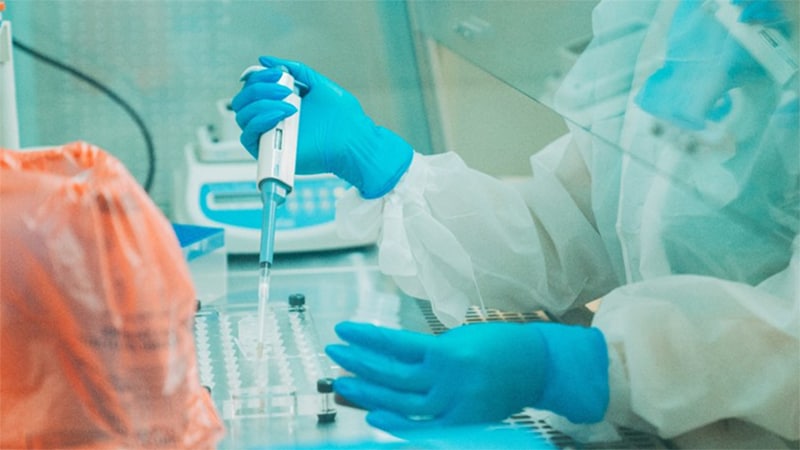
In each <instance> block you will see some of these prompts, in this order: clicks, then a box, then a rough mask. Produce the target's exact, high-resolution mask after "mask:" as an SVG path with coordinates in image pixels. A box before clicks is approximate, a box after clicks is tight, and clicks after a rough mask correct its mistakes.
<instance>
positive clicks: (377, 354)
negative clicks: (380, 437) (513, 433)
mask: <svg viewBox="0 0 800 450" xmlns="http://www.w3.org/2000/svg"><path fill="white" fill-rule="evenodd" d="M336 333H337V334H338V335H339V337H340V338H341V339H343V340H344V341H346V342H347V343H348V344H350V345H341V344H334V345H329V346H328V347H326V352H327V354H328V356H330V357H331V358H332V359H333V360H334V361H335V362H336V363H338V364H339V365H340V366H341V367H342V368H343V369H345V370H347V371H348V372H350V373H351V374H353V375H354V376H353V377H341V378H338V379H337V380H336V381H334V384H333V388H334V390H335V391H336V393H338V394H339V395H341V396H342V397H344V398H345V399H347V400H348V401H350V402H352V403H353V404H355V405H357V406H360V407H362V408H365V409H367V410H369V411H370V412H369V413H368V415H367V421H368V422H369V423H370V424H371V425H373V426H375V427H377V428H381V429H384V430H387V431H395V432H396V431H403V430H410V429H414V428H421V427H437V426H443V425H458V424H470V423H489V422H496V421H500V420H503V419H506V418H507V417H508V416H510V415H512V414H514V413H517V412H519V411H520V410H522V409H523V408H524V407H533V408H539V409H547V410H551V411H553V412H555V413H557V414H560V415H563V416H565V417H567V418H568V419H569V420H571V421H573V422H577V423H583V422H597V421H600V420H602V419H603V416H604V414H605V410H606V407H607V405H608V395H609V394H608V354H607V350H606V345H605V339H604V338H603V335H602V333H601V332H600V330H598V329H596V328H584V327H576V326H567V325H559V324H552V323H526V324H515V323H482V324H474V325H466V326H462V327H458V328H454V329H452V330H449V331H448V332H446V333H444V334H441V335H438V336H432V335H427V334H422V333H415V332H411V331H404V330H393V329H389V328H383V327H378V326H374V325H368V324H360V323H353V322H342V323H340V324H338V325H337V326H336Z"/></svg>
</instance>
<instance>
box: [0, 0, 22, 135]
mask: <svg viewBox="0 0 800 450" xmlns="http://www.w3.org/2000/svg"><path fill="white" fill-rule="evenodd" d="M4 10H5V2H3V1H0V148H10V149H18V148H19V123H18V119H17V95H16V90H15V87H14V52H13V51H12V43H13V41H12V38H11V22H9V21H8V20H3V11H4Z"/></svg>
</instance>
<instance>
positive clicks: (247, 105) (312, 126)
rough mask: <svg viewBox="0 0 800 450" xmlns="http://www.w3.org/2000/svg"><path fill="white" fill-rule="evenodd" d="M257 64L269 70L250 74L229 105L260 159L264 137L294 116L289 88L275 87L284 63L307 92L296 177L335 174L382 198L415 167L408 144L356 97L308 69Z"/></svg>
mask: <svg viewBox="0 0 800 450" xmlns="http://www.w3.org/2000/svg"><path fill="white" fill-rule="evenodd" d="M259 62H261V64H262V65H264V66H265V67H270V68H271V69H268V70H263V71H259V72H255V73H252V74H250V75H249V76H248V77H247V80H246V81H245V84H244V87H243V88H242V90H241V91H240V92H239V93H238V94H237V95H236V97H234V99H233V102H232V103H231V106H232V108H233V110H234V111H235V112H236V122H237V123H238V124H239V126H240V127H241V128H242V136H241V141H242V144H243V145H244V147H245V148H246V149H247V150H248V151H249V152H250V154H252V155H253V156H254V157H255V156H257V154H258V139H259V137H260V136H261V135H262V134H263V133H265V132H267V131H269V130H271V129H272V128H274V127H275V125H277V124H278V122H280V121H281V120H283V119H284V118H285V117H288V116H290V115H291V114H293V113H294V112H295V108H294V107H292V106H291V105H289V104H288V103H284V102H283V101H281V100H282V99H283V98H285V97H286V96H287V95H288V94H289V93H290V92H289V89H286V88H285V87H283V86H280V85H278V84H276V83H277V80H278V79H279V78H280V74H281V72H280V70H278V69H277V68H276V67H277V66H281V65H282V66H285V67H287V68H288V69H289V71H290V72H291V74H292V75H293V76H294V77H295V79H296V80H298V81H300V82H302V83H305V84H306V85H307V86H308V88H309V90H308V93H307V94H306V95H305V96H304V97H303V100H302V106H301V110H302V112H301V115H300V130H299V136H298V149H297V162H296V167H297V173H299V174H313V173H325V172H332V173H334V174H336V175H337V176H338V177H340V178H342V179H344V180H345V181H347V182H349V183H350V184H352V185H353V186H355V187H356V188H357V189H358V190H359V191H360V192H361V195H362V196H363V197H364V198H377V197H381V196H383V195H384V194H386V193H387V192H389V191H391V190H392V188H394V186H395V184H397V182H398V181H399V180H400V177H402V176H403V174H404V173H405V172H406V170H407V169H408V167H409V165H410V164H411V159H412V156H413V149H412V148H411V146H410V145H409V144H408V143H406V142H405V141H404V140H403V139H402V138H400V137H399V136H397V135H396V134H395V133H393V132H392V131H390V130H388V129H386V128H383V127H380V126H378V125H376V124H375V123H374V122H373V121H372V120H371V119H370V118H369V117H367V116H366V115H365V114H364V111H363V110H362V108H361V105H360V104H359V102H358V100H356V98H355V97H353V96H352V95H351V94H350V93H348V92H347V91H345V90H344V89H342V88H341V87H339V86H338V85H336V84H335V83H334V82H333V81H331V80H329V79H327V78H325V77H324V76H322V75H320V74H318V73H316V72H314V71H313V70H311V69H310V68H308V67H307V66H305V65H303V64H301V63H299V62H294V61H287V60H282V59H278V58H272V57H261V58H259Z"/></svg>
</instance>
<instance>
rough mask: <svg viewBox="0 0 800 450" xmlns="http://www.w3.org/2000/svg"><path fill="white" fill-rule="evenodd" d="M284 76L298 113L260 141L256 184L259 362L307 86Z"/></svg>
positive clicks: (254, 68)
mask: <svg viewBox="0 0 800 450" xmlns="http://www.w3.org/2000/svg"><path fill="white" fill-rule="evenodd" d="M280 68H281V70H283V72H284V73H283V74H282V75H281V78H280V79H279V80H278V84H281V85H283V86H286V87H288V88H289V89H292V93H291V94H289V96H288V97H286V98H285V99H284V101H286V102H288V103H290V104H292V106H294V107H295V108H296V109H297V113H295V114H292V115H291V116H289V117H287V118H285V119H283V120H282V121H280V122H278V124H277V125H276V126H275V127H274V128H273V129H271V130H270V131H268V132H266V133H264V134H262V135H261V137H260V138H259V140H258V162H257V172H256V184H257V185H258V189H259V191H260V192H261V201H262V203H263V212H262V219H261V248H260V250H259V260H258V262H259V277H258V341H257V344H256V358H258V359H262V358H263V356H264V344H265V340H266V332H267V330H266V324H265V322H266V320H265V319H266V316H267V308H268V305H267V302H268V300H269V284H270V268H271V266H272V257H273V255H274V253H275V227H276V223H275V221H276V220H275V213H276V210H277V208H278V206H280V205H281V204H283V203H284V201H285V200H286V196H287V195H289V193H290V192H291V191H292V189H293V187H294V166H295V159H296V156H297V134H298V131H299V129H300V96H301V95H302V94H304V93H305V91H306V90H307V88H306V86H305V85H303V84H302V83H300V82H297V81H295V79H294V77H292V75H291V74H290V73H289V70H288V69H287V68H286V67H283V66H281V67H280ZM264 69H265V67H261V66H251V67H248V68H247V69H245V71H244V72H243V73H242V76H241V80H246V79H247V77H248V76H249V75H250V74H251V73H253V72H256V71H259V70H264Z"/></svg>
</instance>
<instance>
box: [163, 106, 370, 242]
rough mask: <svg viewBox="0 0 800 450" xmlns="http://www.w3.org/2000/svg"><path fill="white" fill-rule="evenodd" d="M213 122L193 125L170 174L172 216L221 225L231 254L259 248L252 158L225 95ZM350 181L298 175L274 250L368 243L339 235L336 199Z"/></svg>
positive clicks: (279, 213)
mask: <svg viewBox="0 0 800 450" xmlns="http://www.w3.org/2000/svg"><path fill="white" fill-rule="evenodd" d="M217 114H218V118H217V121H216V123H215V124H213V125H207V126H202V127H199V128H198V129H197V133H196V136H195V141H194V142H190V143H188V144H187V145H186V146H185V147H184V162H183V164H181V165H180V167H179V168H178V170H177V173H176V176H175V178H174V188H173V193H174V199H173V215H174V220H175V221H176V222H180V223H189V224H195V225H203V226H210V227H221V228H224V229H225V244H226V248H227V251H228V253H231V254H256V253H258V252H259V246H260V235H261V221H262V202H261V195H260V193H259V190H258V188H257V186H256V161H255V160H254V159H253V158H252V157H251V156H250V155H249V154H248V153H247V151H246V150H245V149H244V147H242V145H241V144H240V143H239V134H240V130H239V127H238V125H236V121H235V114H234V113H233V111H231V109H230V107H229V101H228V100H220V101H218V102H217ZM348 188H349V185H348V184H347V183H346V182H344V181H342V180H340V179H339V178H337V177H335V176H334V175H331V174H321V175H299V176H297V177H296V179H295V186H294V190H293V191H292V192H291V193H290V194H289V195H288V197H287V198H286V202H285V203H284V204H283V205H282V206H281V207H279V208H278V210H277V212H276V215H277V221H276V233H275V252H276V253H293V252H309V251H318V250H333V249H341V248H351V247H358V246H364V245H369V244H372V243H373V241H372V240H370V241H354V240H344V239H342V238H340V237H339V236H338V234H337V232H336V227H335V224H334V219H335V205H336V200H337V199H338V198H339V197H341V196H342V195H343V194H344V192H345V190H347V189H348Z"/></svg>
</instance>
